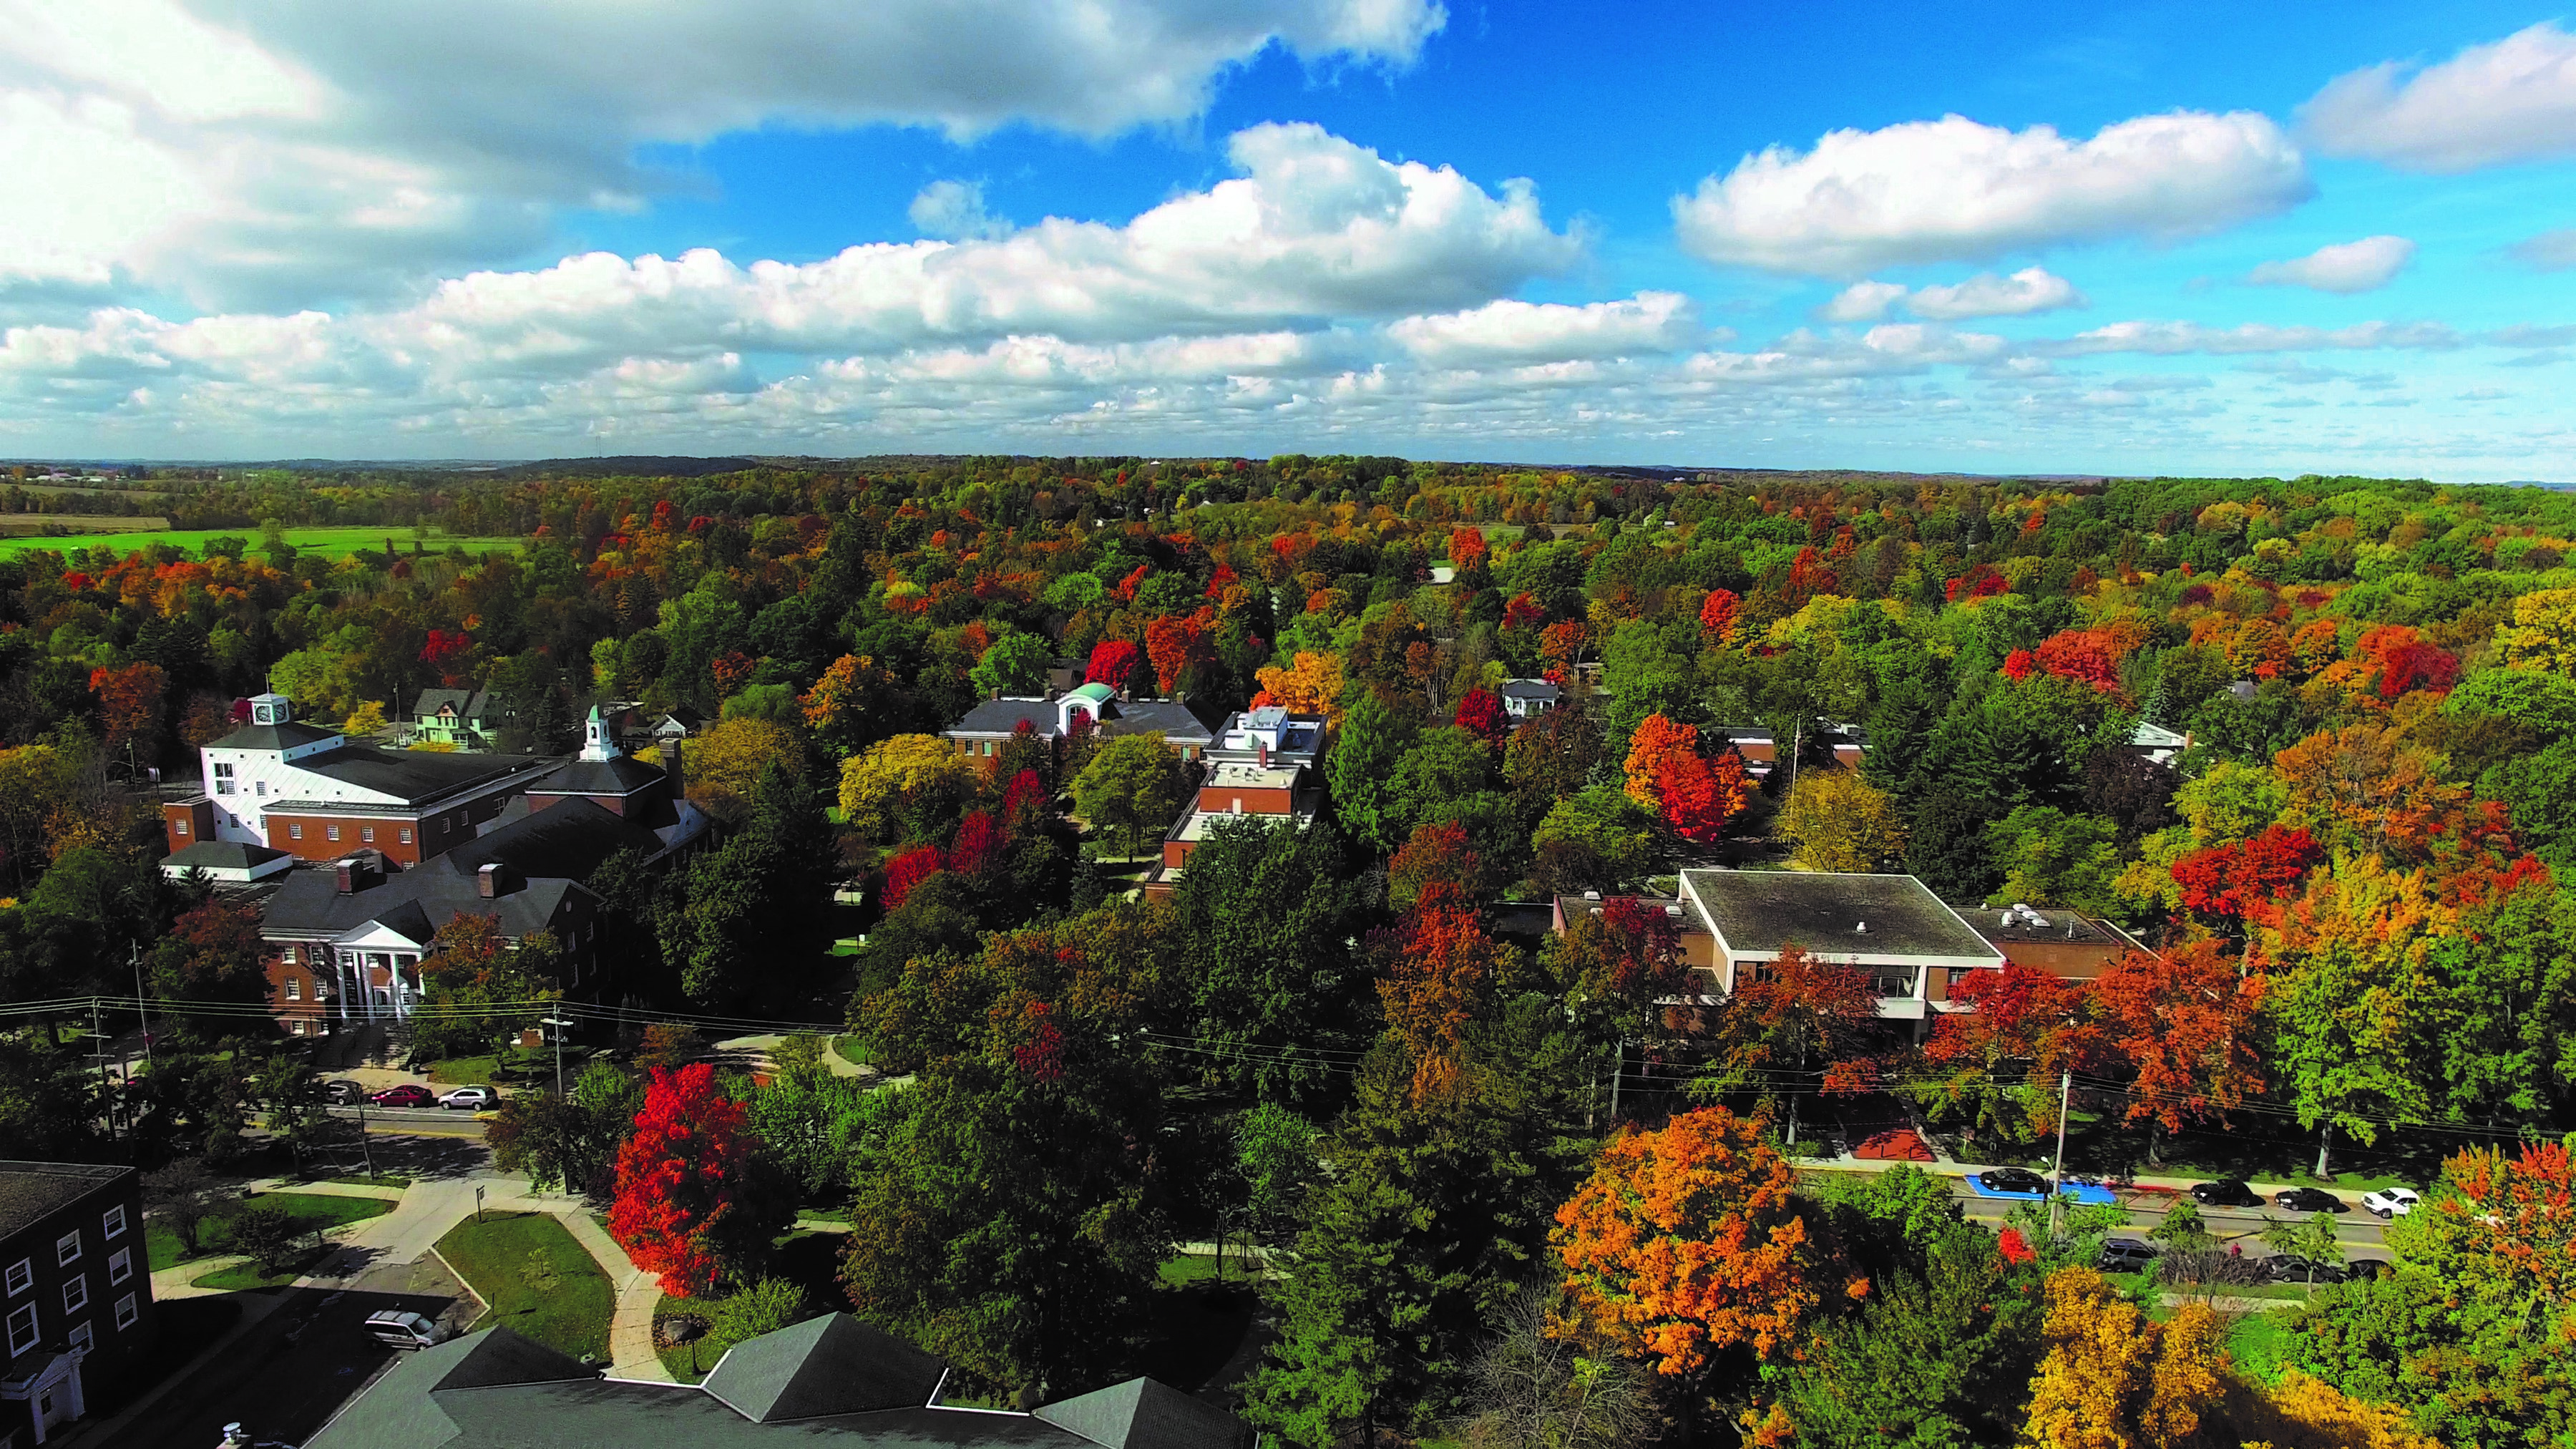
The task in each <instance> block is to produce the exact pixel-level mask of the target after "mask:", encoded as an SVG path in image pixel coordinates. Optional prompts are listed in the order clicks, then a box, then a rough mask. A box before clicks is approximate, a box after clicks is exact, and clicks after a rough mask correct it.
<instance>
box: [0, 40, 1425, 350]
mask: <svg viewBox="0 0 2576 1449" xmlns="http://www.w3.org/2000/svg"><path fill="white" fill-rule="evenodd" d="M8 16H9V19H8V23H7V24H6V25H0V194H5V195H7V196H8V197H10V199H11V204H10V205H9V207H8V208H6V212H7V215H6V216H5V217H0V300H6V299H7V298H8V296H9V295H10V294H11V293H12V292H14V291H18V290H22V289H24V288H27V287H31V286H43V287H53V288H57V289H59V288H64V287H70V288H90V289H98V288H106V287H116V286H125V285H127V284H128V283H131V288H130V290H132V291H136V292H140V291H142V290H147V289H159V290H164V291H168V290H178V291H183V292H185V293H186V294H187V295H189V296H190V297H192V298H194V299H195V300H196V301H198V302H199V303H200V304H201V305H205V306H210V307H225V306H240V305H256V306H263V307H277V306H285V307H293V306H304V305H314V304H322V303H331V302H335V301H338V300H343V299H346V298H349V297H353V296H385V295H396V294H399V293H400V292H402V291H404V290H405V289H407V288H408V287H410V286H411V285H413V284H414V283H415V282H416V281H417V280H418V279H419V278H420V277H421V276H422V275H424V274H436V273H438V272H440V271H448V270H454V269H459V268H464V267H471V266H475V265H487V264H490V263H493V262H496V261H500V260H503V259H506V258H509V257H513V256H517V255H520V254H523V253H524V252H525V251H526V250H527V249H528V248H530V247H532V246H538V245H542V244H543V243H544V242H545V240H546V239H547V238H548V237H549V236H551V235H552V234H553V230H554V224H555V218H556V216H557V215H558V214H559V213H560V212H561V211H563V210H565V209H568V208H634V207H637V206H641V205H644V204H646V203H647V202H649V201H650V200H651V199H652V198H654V197H656V196H658V195H661V194H664V193H667V192H670V191H672V190H674V189H678V188H683V187H690V186H695V185H697V184H699V183H697V182H695V181H693V180H692V179H691V178H688V177H685V176H680V175H674V174H671V173H668V172H664V171H657V170H655V169H654V168H652V167H651V166H649V165H647V164H645V163H644V162H641V161H639V160H638V156H639V154H640V153H642V152H643V151H644V150H645V149H646V148H651V147H656V146H675V145H676V146H688V145H696V144H701V143H704V142H707V141H709V140H712V139H714V138H716V137H719V136H723V135H726V134H729V133H734V132H740V131H746V130H751V129H755V128H758V127H761V126H794V127H800V128H807V129H827V128H836V127H841V128H846V127H856V126H867V125H900V126H923V127H933V128H937V129H939V130H941V131H944V132H945V133H947V134H948V135H950V136H951V137H955V138H960V139H963V138H970V137H973V136H977V135H981V134H984V133H986V132H989V131H992V130H994V129H996V128H998V127H1002V126H1006V125H1010V124H1014V123H1027V124H1033V125H1038V126H1043V127H1048V128H1052V129H1057V130H1062V131H1067V132H1072V133H1075V134H1079V135H1085V136H1094V137H1101V136H1108V135H1112V134H1115V133H1117V132H1120V131H1123V130H1126V129H1129V128H1132V127H1135V126H1139V125H1151V124H1159V123H1169V122H1179V121H1185V120H1187V119H1189V118H1190V117H1193V116H1196V115H1198V114H1200V113H1202V112H1203V111H1204V110H1205V108H1206V106H1207V104H1208V101H1209V99H1210V97H1211V95H1212V93H1213V89H1214V87H1215V85H1216V84H1217V82H1218V80H1219V78H1220V77H1221V76H1223V75H1224V74H1225V73H1226V72H1227V71H1228V70H1229V69H1230V68H1232V67H1234V66H1237V65H1240V64H1242V63H1244V62H1246V61H1248V60H1250V59H1252V58H1253V57H1255V56H1257V55H1259V54H1261V53H1263V52H1264V51H1267V50H1270V49H1271V48H1273V47H1279V48H1282V49H1284V50H1286V51H1288V52H1289V53H1292V54H1294V55H1297V56H1299V57H1302V58H1304V59H1306V60H1308V61H1310V62H1334V61H1357V62H1360V63H1364V64H1384V65H1404V64H1409V63H1411V62H1412V61H1413V60H1414V59H1415V58H1416V57H1417V56H1418V55H1419V54H1420V51H1421V47H1422V44H1423V42H1424V41H1425V40H1426V39H1427V38H1428V37H1429V36H1430V35H1431V34H1432V33H1434V32H1435V31H1437V30H1438V29H1439V28H1440V27H1441V25H1442V24H1443V23H1445V19H1446V15H1445V12H1444V11H1443V10H1442V9H1441V7H1440V6H1439V5H1438V4H1437V3H1434V0H1232V3H1216V4H1209V3H1197V0H1090V3H1085V4H1081V5H1064V4H1056V3H1050V0H872V3H869V4H863V5H839V6H830V5H811V4H799V3H791V0H767V3H745V4H741V5H731V6H721V7H709V6H690V5H646V6H615V5H609V4H607V3H605V0H507V3H504V0H452V3H445V4H438V5H425V6H396V7H390V8H386V7H377V8H368V7H353V6H348V5H338V4H330V3H323V0H281V3H277V4H269V5H257V6H234V5H224V4H219V3H216V0H81V3H77V4H52V5H48V4H35V5H23V4H22V5H18V6H15V7H11V8H10V10H9V12H8Z"/></svg>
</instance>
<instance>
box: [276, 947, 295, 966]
mask: <svg viewBox="0 0 2576 1449" xmlns="http://www.w3.org/2000/svg"><path fill="white" fill-rule="evenodd" d="M277 959H278V960H280V961H283V962H285V963H286V964H287V965H289V966H292V965H294V964H295V948H294V947H292V946H280V947H278V948H277Z"/></svg>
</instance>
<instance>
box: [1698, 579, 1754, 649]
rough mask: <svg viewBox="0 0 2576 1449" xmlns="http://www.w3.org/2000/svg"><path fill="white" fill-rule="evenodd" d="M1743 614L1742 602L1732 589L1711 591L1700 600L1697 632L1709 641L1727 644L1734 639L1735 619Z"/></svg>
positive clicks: (1740, 597)
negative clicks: (1705, 636) (1704, 635)
mask: <svg viewBox="0 0 2576 1449" xmlns="http://www.w3.org/2000/svg"><path fill="white" fill-rule="evenodd" d="M1742 612H1744V600H1743V598H1742V596H1740V595H1738V594H1737V593H1736V592H1735V590H1733V589H1711V590H1709V591H1708V597H1707V598H1705V599H1702V600H1700V604H1699V630H1700V632H1701V633H1703V634H1706V635H1707V636H1708V637H1709V638H1710V640H1712V641H1713V642H1715V643H1719V644H1728V643H1732V642H1734V639H1735V619H1736V616H1737V615H1738V614H1741V613H1742Z"/></svg>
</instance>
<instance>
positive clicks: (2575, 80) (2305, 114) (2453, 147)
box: [2299, 20, 2576, 172]
mask: <svg viewBox="0 0 2576 1449" xmlns="http://www.w3.org/2000/svg"><path fill="white" fill-rule="evenodd" d="M2299 121H2300V124H2301V125H2302V127H2303V128H2304V129H2305V130H2306V132H2307V134H2308V135H2310V136H2311V137H2313V138H2315V141H2316V144H2317V146H2318V149H2320V150H2322V151H2324V152H2325V153H2326V154H2328V155H2330V156H2361V157H2367V158H2369V159H2371V160H2374V161H2383V162H2386V163H2387V164H2389V165H2391V166H2400V167H2404V168H2405V169H2407V170H2410V171H2431V172H2458V171H2471V170H2475V169H2477V168H2478V167H2481V166H2499V165H2504V164H2506V163H2508V162H2515V161H2542V160H2551V159H2556V158H2562V157H2567V156H2576V34H2570V33H2568V32H2567V31H2564V30H2561V29H2559V28H2558V25H2557V23H2556V22H2555V21H2548V20H2544V21H2542V22H2540V23H2539V24H2537V25H2534V26H2531V27H2529V28H2528V29H2524V30H2519V31H2516V32H2515V33H2513V34H2512V35H2508V36H2506V37H2505V38H2504V39H2502V40H2498V41H2492V42H2489V43H2487V44H2485V45H2472V46H2470V47H2468V48H2467V49H2465V50H2463V51H2461V52H2460V53H2459V54H2458V55H2455V56H2453V57H2451V58H2450V59H2449V60H2446V61H2443V62H2441V63H2440V64H2438V65H2431V66H2425V67H2422V68H2420V69H2418V68H2417V67H2415V66H2413V65H2408V64H2402V63H2400V62H2397V61H2393V60H2392V61H2383V62H2381V63H2380V64H2378V65H2374V66H2370V67H2368V68H2366V69H2363V70H2357V71H2353V72H2351V73H2349V74H2346V75H2340V76H2337V77H2335V78H2334V79H2333V80H2331V81H2329V82H2327V83H2326V86H2325V89H2323V90H2321V91H2319V92H2317V94H2316V96H2315V98H2314V99H2312V100H2310V101H2309V102H2308V103H2307V104H2306V105H2305V106H2303V107H2301V108H2300V111H2299Z"/></svg>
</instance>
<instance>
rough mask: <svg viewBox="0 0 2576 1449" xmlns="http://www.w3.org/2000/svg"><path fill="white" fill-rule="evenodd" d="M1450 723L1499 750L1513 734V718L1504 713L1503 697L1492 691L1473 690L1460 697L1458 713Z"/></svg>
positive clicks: (1452, 717)
mask: <svg viewBox="0 0 2576 1449" xmlns="http://www.w3.org/2000/svg"><path fill="white" fill-rule="evenodd" d="M1450 722H1451V723H1453V724H1455V725H1457V726H1458V727H1459V728H1460V729H1463V730H1468V731H1471V732H1473V733H1474V734H1475V735H1476V736H1477V737H1478V738H1480V739H1482V740H1483V741H1484V742H1485V743H1487V744H1489V745H1492V746H1493V747H1494V748H1495V749H1498V750H1499V749H1501V748H1502V747H1503V742H1504V741H1505V740H1508V739H1510V738H1511V734H1512V720H1511V716H1510V715H1508V714H1505V713H1504V712H1503V700H1502V696H1501V695H1498V694H1496V693H1494V692H1493V691H1492V690H1490V689H1471V690H1468V691H1467V692H1466V693H1465V694H1462V695H1460V696H1459V697H1458V712H1457V713H1456V714H1455V715H1453V716H1451V719H1450Z"/></svg>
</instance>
